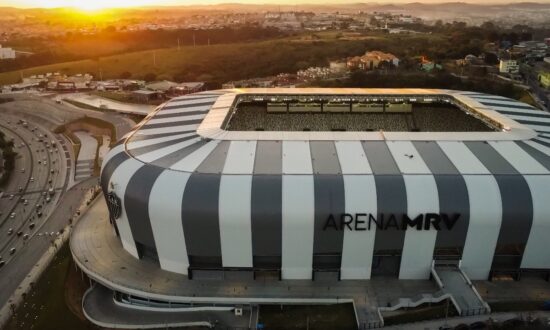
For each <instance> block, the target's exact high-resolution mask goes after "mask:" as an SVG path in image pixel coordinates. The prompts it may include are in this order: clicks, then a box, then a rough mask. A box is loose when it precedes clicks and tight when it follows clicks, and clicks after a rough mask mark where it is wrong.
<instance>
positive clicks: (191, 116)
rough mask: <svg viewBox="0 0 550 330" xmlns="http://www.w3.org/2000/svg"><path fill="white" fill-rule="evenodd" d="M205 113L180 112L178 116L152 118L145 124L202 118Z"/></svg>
mask: <svg viewBox="0 0 550 330" xmlns="http://www.w3.org/2000/svg"><path fill="white" fill-rule="evenodd" d="M204 116H205V114H201V115H185V114H182V115H181V116H178V117H168V118H153V119H151V120H149V121H147V122H146V123H145V125H152V124H165V123H173V122H176V121H184V120H197V119H203V118H204Z"/></svg>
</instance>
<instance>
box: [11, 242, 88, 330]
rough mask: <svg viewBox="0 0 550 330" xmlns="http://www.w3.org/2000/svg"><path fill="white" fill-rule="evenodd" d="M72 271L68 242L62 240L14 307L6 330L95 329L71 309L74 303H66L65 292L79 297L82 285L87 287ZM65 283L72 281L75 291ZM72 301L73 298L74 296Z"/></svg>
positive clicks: (81, 292) (83, 287)
mask: <svg viewBox="0 0 550 330" xmlns="http://www.w3.org/2000/svg"><path fill="white" fill-rule="evenodd" d="M71 269H72V270H71ZM71 272H73V273H76V271H75V270H74V265H72V264H71V257H70V251H69V246H68V244H64V245H63V246H62V247H61V248H60V250H59V252H58V253H57V255H56V256H55V258H54V260H53V261H52V262H51V264H50V265H49V266H48V268H47V269H46V270H45V271H44V273H43V274H42V276H41V277H40V279H39V280H38V281H37V282H36V283H35V284H34V285H33V287H32V289H31V290H30V292H29V294H28V295H27V296H26V297H25V301H24V303H22V304H21V305H20V307H19V308H18V309H16V310H15V315H14V317H13V318H12V319H11V320H10V322H8V324H7V325H6V327H5V330H15V329H41V330H58V329H82V330H88V329H97V327H96V326H94V325H92V324H91V323H90V322H88V321H86V320H83V319H82V318H81V317H79V316H77V315H75V314H74V313H73V311H74V310H75V306H72V307H73V308H69V307H68V306H67V301H66V296H67V295H70V296H76V295H80V297H82V294H83V289H85V288H86V285H85V283H83V282H82V280H81V279H80V277H78V274H71ZM70 275H71V276H70ZM75 275H76V278H75V277H74V276H75ZM68 279H70V282H69V281H68ZM66 283H70V284H72V285H71V289H72V290H73V291H74V290H78V291H76V292H71V291H69V292H68V293H65V292H66V289H67V287H66V286H67V285H66ZM71 301H74V297H72V300H71Z"/></svg>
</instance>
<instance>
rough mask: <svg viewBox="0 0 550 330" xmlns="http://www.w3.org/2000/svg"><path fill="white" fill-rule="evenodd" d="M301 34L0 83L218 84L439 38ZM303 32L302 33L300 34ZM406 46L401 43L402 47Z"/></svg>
mask: <svg viewBox="0 0 550 330" xmlns="http://www.w3.org/2000/svg"><path fill="white" fill-rule="evenodd" d="M311 35H314V36H315V37H314V38H305V40H304V36H305V35H304V34H301V35H296V36H292V37H287V38H278V39H272V40H268V41H261V42H248V43H233V44H217V45H211V46H205V45H202V46H197V47H193V46H185V47H181V49H180V50H179V51H178V49H177V48H165V49H157V50H148V51H139V52H132V53H125V54H121V55H113V56H105V57H99V58H94V59H87V60H81V61H74V62H65V63H58V64H52V65H45V66H39V67H34V68H29V69H24V70H20V71H19V70H18V71H11V72H5V73H0V85H3V84H12V83H17V82H19V81H20V79H21V75H23V76H30V75H33V74H43V73H47V72H61V73H64V74H76V73H91V74H93V75H94V76H96V77H97V78H99V77H100V72H101V76H102V77H103V79H110V78H119V77H120V76H121V75H122V74H123V73H126V72H129V73H131V75H132V76H131V77H132V78H135V79H143V78H144V76H145V75H146V74H148V73H153V74H155V75H156V80H163V79H167V80H179V81H194V80H195V81H207V82H218V83H223V82H226V81H229V80H238V79H246V78H253V77H262V76H269V75H275V74H278V73H282V72H291V73H295V72H296V71H297V70H299V69H305V68H307V67H309V66H319V65H328V61H329V60H333V59H341V58H345V57H349V56H356V55H361V54H364V53H365V51H367V50H383V51H388V52H394V53H395V54H396V55H398V56H400V55H401V54H408V53H410V52H416V51H417V49H425V48H427V47H428V45H430V44H434V43H438V42H443V38H442V37H441V36H435V35H411V36H392V35H388V34H381V33H367V34H363V35H361V36H362V37H357V38H356V36H354V37H353V38H350V36H349V35H347V34H335V33H328V32H327V33H315V34H311ZM306 36H307V35H306ZM404 44H406V45H407V46H406V47H403V45H404Z"/></svg>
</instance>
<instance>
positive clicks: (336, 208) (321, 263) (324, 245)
mask: <svg viewBox="0 0 550 330" xmlns="http://www.w3.org/2000/svg"><path fill="white" fill-rule="evenodd" d="M309 146H310V152H311V161H312V166H313V187H314V197H315V198H314V201H315V224H314V235H313V268H314V269H339V268H340V266H341V259H342V249H343V244H344V231H343V230H324V227H325V223H326V222H327V219H328V217H329V216H333V217H336V221H338V220H339V216H340V215H341V214H344V213H345V208H346V206H345V192H344V179H343V177H342V175H341V172H342V170H341V169H340V162H339V160H338V155H337V153H336V146H335V145H334V142H332V141H330V142H329V141H311V142H310V143H309Z"/></svg>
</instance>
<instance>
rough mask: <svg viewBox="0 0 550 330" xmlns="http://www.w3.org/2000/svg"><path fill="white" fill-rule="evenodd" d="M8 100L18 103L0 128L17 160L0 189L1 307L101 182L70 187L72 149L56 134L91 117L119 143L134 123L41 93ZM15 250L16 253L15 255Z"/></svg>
mask: <svg viewBox="0 0 550 330" xmlns="http://www.w3.org/2000/svg"><path fill="white" fill-rule="evenodd" d="M9 97H13V98H14V99H15V101H14V102H8V103H3V104H0V130H2V131H3V132H5V134H6V136H7V138H8V139H12V138H13V140H14V144H15V146H16V147H15V151H16V152H17V153H18V156H17V157H16V162H15V170H14V172H12V176H11V178H10V180H9V182H8V184H7V185H6V186H4V187H3V188H0V189H2V191H3V192H4V194H3V196H2V198H0V212H2V213H0V263H2V262H3V264H2V266H1V267H0V306H3V305H4V304H5V303H6V302H7V301H8V299H9V297H10V295H11V294H12V293H13V292H14V291H15V289H16V288H17V286H18V285H19V283H21V281H22V279H23V278H25V277H26V276H27V274H29V272H30V271H31V269H32V268H33V267H35V265H36V263H37V262H38V260H39V259H40V258H41V256H42V255H43V254H44V252H45V251H46V250H47V248H48V247H49V246H50V244H52V243H51V242H52V241H53V239H54V238H55V236H56V235H58V232H59V231H60V230H61V229H62V228H64V227H65V226H66V225H67V224H68V222H69V221H71V219H72V218H73V217H74V215H75V213H76V212H77V208H78V207H79V206H80V205H81V202H82V200H83V199H84V196H85V195H86V193H87V192H88V191H89V190H90V189H91V188H93V187H94V186H96V185H97V184H98V179H97V178H95V177H93V178H89V179H86V180H84V181H81V182H79V183H78V184H76V185H74V186H72V180H70V178H71V175H70V174H71V172H72V171H71V168H72V167H73V164H74V155H73V151H72V147H71V145H70V144H69V143H68V141H67V140H66V139H65V138H64V137H63V136H61V135H58V134H54V133H52V130H54V129H55V128H56V127H58V126H59V125H61V124H63V123H66V122H69V121H72V120H75V119H78V118H82V117H84V116H90V117H95V118H99V119H102V120H105V121H109V122H111V123H113V124H114V125H115V128H116V136H117V139H118V138H120V137H122V136H123V135H124V134H125V133H126V132H128V131H129V130H130V129H131V128H132V127H133V126H134V125H135V123H134V122H133V121H132V120H130V119H129V118H128V117H126V116H123V115H119V114H117V113H103V112H100V111H92V110H86V109H80V108H77V107H73V106H70V105H66V104H58V103H56V102H55V101H53V100H51V99H49V98H44V97H40V96H37V95H32V94H14V95H9ZM21 121H26V124H23V123H21ZM40 140H41V141H40ZM52 141H55V147H54V146H53V144H52ZM50 180H51V182H50ZM69 183H71V186H69ZM68 187H71V188H70V189H69V188H68ZM50 188H52V189H53V191H54V193H53V195H50V192H49V189H50ZM67 189H68V190H67ZM38 210H39V211H40V212H41V213H42V215H41V216H39V215H38V212H37V211H38ZM12 215H13V216H12ZM31 224H33V225H31ZM10 229H11V230H10ZM18 232H21V233H20V235H18ZM27 235H28V236H27ZM11 249H15V251H14V252H13V253H11Z"/></svg>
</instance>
